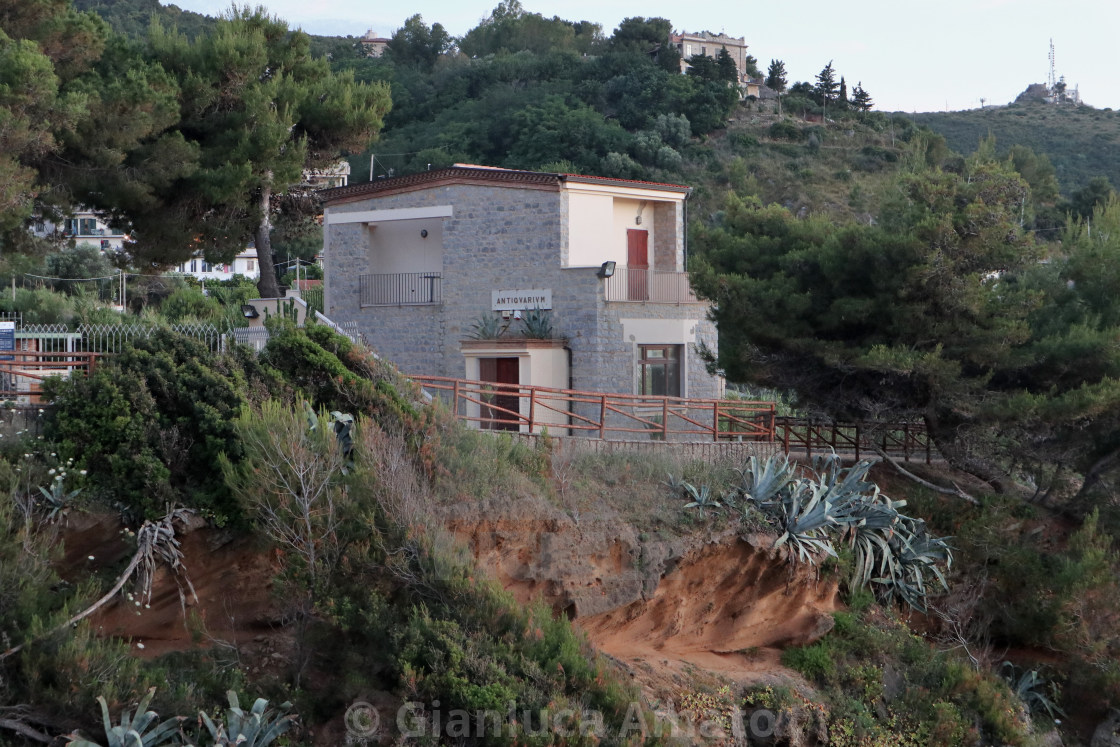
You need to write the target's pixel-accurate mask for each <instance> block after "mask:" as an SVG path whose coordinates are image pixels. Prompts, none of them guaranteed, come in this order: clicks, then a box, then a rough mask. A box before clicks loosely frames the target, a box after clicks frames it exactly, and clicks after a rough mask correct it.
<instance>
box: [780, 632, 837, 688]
mask: <svg viewBox="0 0 1120 747" xmlns="http://www.w3.org/2000/svg"><path fill="white" fill-rule="evenodd" d="M782 664H784V665H785V666H787V667H789V668H790V669H794V670H797V671H798V672H800V673H801V674H803V675H805V677H807V678H808V679H810V680H812V681H818V682H821V681H826V680H829V679H831V678H832V677H833V676H834V675H835V673H836V664H835V662H833V660H832V653H831V651H830V650H829V647H828V645H827V644H826V643H824V642H819V643H814V644H813V645H811V646H804V647H801V648H796V647H795V648H787V649H786V650H785V651H783V652H782Z"/></svg>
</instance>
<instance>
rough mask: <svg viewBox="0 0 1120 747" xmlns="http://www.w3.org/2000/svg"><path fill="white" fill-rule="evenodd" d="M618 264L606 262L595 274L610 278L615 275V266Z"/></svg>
mask: <svg viewBox="0 0 1120 747" xmlns="http://www.w3.org/2000/svg"><path fill="white" fill-rule="evenodd" d="M616 264H617V263H616V262H604V263H603V266H602V267H600V268H599V271H598V272H596V273H595V274H596V275H598V276H599V277H601V278H609V277H610V276H611V275H614V268H615V265H616Z"/></svg>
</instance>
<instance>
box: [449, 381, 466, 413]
mask: <svg viewBox="0 0 1120 747" xmlns="http://www.w3.org/2000/svg"><path fill="white" fill-rule="evenodd" d="M451 414H452V415H454V416H455V417H456V418H458V417H459V380H458V379H455V386H454V387H452V389H451ZM463 414H464V415H466V413H465V412H464V413H463Z"/></svg>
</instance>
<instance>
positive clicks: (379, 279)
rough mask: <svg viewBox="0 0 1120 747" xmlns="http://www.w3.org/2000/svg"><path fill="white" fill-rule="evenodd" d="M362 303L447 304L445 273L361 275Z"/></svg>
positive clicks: (359, 280) (396, 304) (368, 304)
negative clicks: (444, 285)
mask: <svg viewBox="0 0 1120 747" xmlns="http://www.w3.org/2000/svg"><path fill="white" fill-rule="evenodd" d="M358 287H359V297H360V304H361V305H362V306H432V305H435V304H441V303H443V273H441V272H398V273H392V274H387V275H359V276H358Z"/></svg>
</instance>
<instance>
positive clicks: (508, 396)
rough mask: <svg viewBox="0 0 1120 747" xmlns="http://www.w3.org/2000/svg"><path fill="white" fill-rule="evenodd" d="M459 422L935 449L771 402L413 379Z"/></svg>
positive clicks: (918, 438)
mask: <svg viewBox="0 0 1120 747" xmlns="http://www.w3.org/2000/svg"><path fill="white" fill-rule="evenodd" d="M412 378H413V380H414V381H416V382H417V383H419V384H420V385H421V386H422V387H424V389H425V390H427V391H429V392H431V393H432V394H433V395H436V396H438V397H439V398H440V399H442V400H443V402H444V403H445V404H446V405H447V406H448V407H449V408H450V409H451V411H452V412H453V413H454V414H455V416H456V417H457V418H459V419H460V420H464V421H467V422H470V423H474V424H475V425H476V426H477V427H478V428H480V429H482V430H494V431H516V432H519V433H539V432H540V431H541V430H542V429H545V428H547V430H548V432H549V433H550V434H552V435H557V436H581V437H584V438H592V439H600V440H627V439H631V440H657V441H678V442H680V441H692V442H700V441H772V442H774V443H776V444H780V445H781V448H782V449H783V450H784V451H785V452H786V453H789V452H791V451H804V452H805V453H806V454H807V455H808V456H810V457H812V456H813V455H814V454H820V453H827V452H837V453H840V454H851V455H854V457H855V458H856V459H857V460H858V459H861V458H863V457H865V456H873V455H875V454H878V453H879V452H880V451H882V452H884V453H886V454H889V455H891V456H895V457H902V458H903V459H905V460H906V461H910V460H911V459H915V458H917V459H925V461H926V462H927V463H928V462H929V461H930V460H931V459H932V457H933V455H934V454H935V448H934V446H933V444H932V442H931V441H930V438H929V435H928V434H927V433H926V429H925V426H924V425H923V424H921V423H905V422H899V423H837V422H833V421H827V420H813V419H809V418H791V417H777V416H776V414H775V405H774V403H773V402H760V401H745V400H729V399H688V398H681V397H646V396H641V395H632V394H608V393H603V392H585V391H578V390H571V389H553V388H549V387H539V386H526V385H517V384H499V383H495V382H485V381H470V380H466V379H453V378H448V377H443V376H413V377H412Z"/></svg>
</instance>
